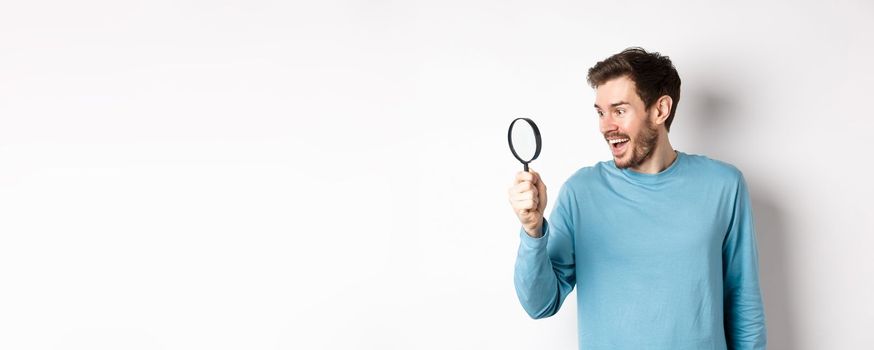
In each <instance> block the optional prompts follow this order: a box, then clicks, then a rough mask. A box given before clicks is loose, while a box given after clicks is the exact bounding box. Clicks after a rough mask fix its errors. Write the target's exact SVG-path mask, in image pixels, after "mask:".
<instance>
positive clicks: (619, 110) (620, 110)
mask: <svg viewBox="0 0 874 350" xmlns="http://www.w3.org/2000/svg"><path fill="white" fill-rule="evenodd" d="M616 112H618V113H619V114H625V109H622V108H620V109H617V110H616Z"/></svg>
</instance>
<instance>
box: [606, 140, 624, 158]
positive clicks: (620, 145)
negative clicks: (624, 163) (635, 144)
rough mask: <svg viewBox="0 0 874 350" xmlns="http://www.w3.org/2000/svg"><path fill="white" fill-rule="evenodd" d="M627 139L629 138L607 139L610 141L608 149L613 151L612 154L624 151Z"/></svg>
mask: <svg viewBox="0 0 874 350" xmlns="http://www.w3.org/2000/svg"><path fill="white" fill-rule="evenodd" d="M628 141H629V139H625V138H623V139H613V140H608V141H607V142H609V143H610V150H612V151H613V155H619V154H622V152H624V151H625V148H626V146H627V145H628Z"/></svg>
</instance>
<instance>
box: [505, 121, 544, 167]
mask: <svg viewBox="0 0 874 350" xmlns="http://www.w3.org/2000/svg"><path fill="white" fill-rule="evenodd" d="M510 138H511V139H512V141H511V142H513V149H515V150H516V155H518V156H519V158H521V159H522V160H523V161H526V162H528V161H531V160H532V158H534V152H535V151H537V142H536V140H535V139H534V129H533V128H532V127H531V125H530V124H528V123H524V122H521V121H520V122H518V123H516V124H515V125H513V131H512V133H511V136H510Z"/></svg>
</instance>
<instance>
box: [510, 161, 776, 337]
mask: <svg viewBox="0 0 874 350" xmlns="http://www.w3.org/2000/svg"><path fill="white" fill-rule="evenodd" d="M542 230H543V236H541V237H540V238H532V237H531V236H529V235H528V234H527V233H525V230H524V229H522V228H520V230H519V235H520V237H521V240H522V241H521V243H520V245H519V252H518V255H517V257H516V266H515V276H514V282H515V286H516V295H517V296H518V297H519V301H520V302H521V303H522V307H523V308H524V309H525V311H526V312H527V313H528V315H530V316H531V317H532V318H535V319H537V318H544V317H549V316H552V315H554V314H555V313H556V312H558V310H559V308H561V305H562V303H563V302H564V299H565V297H567V295H568V294H569V293H570V292H571V290H572V289H573V288H574V286H576V287H577V315H578V317H577V323H578V327H579V346H580V349H585V350H600V349H605V350H606V349H609V350H616V349H665V350H668V349H670V350H686V349H689V350H692V349H694V350H705V349H708V350H709V349H714V350H716V349H720V350H721V349H765V344H766V330H765V313H764V307H763V304H762V297H761V294H760V291H759V272H758V270H759V268H758V252H757V248H756V237H755V227H754V221H753V216H752V210H751V206H750V198H749V194H748V192H747V186H746V183H745V180H744V177H743V174H742V173H741V172H740V171H739V170H738V169H737V168H736V167H734V166H732V165H731V164H728V163H724V162H721V161H718V160H714V159H710V158H708V157H706V156H701V155H693V154H686V153H683V152H679V151H678V152H677V158H676V160H675V161H674V162H673V163H671V165H670V166H669V167H668V168H667V169H665V170H663V171H662V172H660V173H657V174H644V173H639V172H635V171H633V170H630V169H619V168H617V167H616V164H615V163H614V161H612V160H611V161H603V162H600V163H597V164H596V165H594V166H590V167H584V168H581V169H579V170H578V171H576V172H575V173H574V174H573V175H571V177H570V178H568V180H567V181H566V182H565V183H564V184H563V185H562V186H561V189H560V190H559V191H558V197H557V198H556V201H555V204H554V208H553V209H552V212H551V213H550V216H549V220H546V218H544V223H543V229H542Z"/></svg>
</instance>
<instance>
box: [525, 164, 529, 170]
mask: <svg viewBox="0 0 874 350" xmlns="http://www.w3.org/2000/svg"><path fill="white" fill-rule="evenodd" d="M525 171H526V172H527V171H528V163H525Z"/></svg>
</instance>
